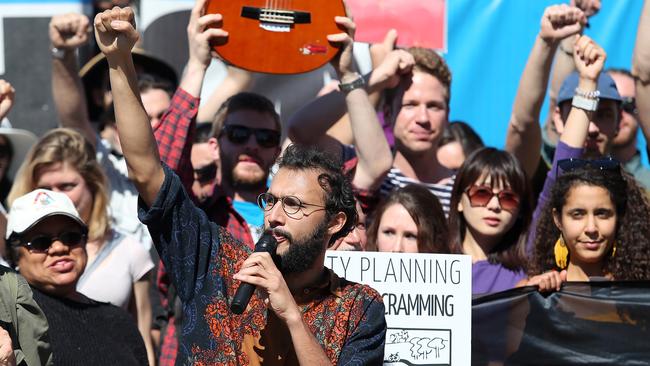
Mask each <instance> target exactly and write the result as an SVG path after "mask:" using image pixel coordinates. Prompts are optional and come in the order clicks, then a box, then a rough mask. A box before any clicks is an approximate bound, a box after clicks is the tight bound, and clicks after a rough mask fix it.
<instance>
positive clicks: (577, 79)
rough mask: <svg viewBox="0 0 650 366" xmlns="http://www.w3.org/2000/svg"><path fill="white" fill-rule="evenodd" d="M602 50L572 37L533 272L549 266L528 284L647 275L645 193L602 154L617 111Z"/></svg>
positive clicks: (649, 239) (649, 238)
mask: <svg viewBox="0 0 650 366" xmlns="http://www.w3.org/2000/svg"><path fill="white" fill-rule="evenodd" d="M606 56H607V55H606V53H605V51H604V50H603V49H602V48H601V47H600V46H599V45H598V44H596V43H595V42H594V41H593V40H592V39H590V38H589V37H587V36H580V37H576V39H575V45H574V62H575V64H576V68H577V70H578V73H577V74H573V75H571V76H569V78H567V80H566V81H565V83H564V84H563V86H562V88H561V89H560V96H559V98H558V99H560V100H562V99H563V95H564V94H567V93H571V94H573V93H575V95H574V96H573V98H572V103H571V106H570V110H569V111H568V116H567V118H566V123H565V124H564V125H563V126H560V127H561V129H559V131H561V132H562V134H561V136H560V142H559V144H558V150H557V151H556V154H555V158H554V162H553V169H552V170H551V172H549V176H548V178H547V180H546V183H545V186H544V191H543V192H542V195H541V196H540V204H542V206H541V207H538V210H540V217H539V221H538V227H537V230H536V232H535V234H536V235H535V241H534V245H533V250H534V258H533V261H532V264H531V268H530V273H531V274H537V275H539V274H542V273H543V272H545V271H549V272H546V273H543V275H542V276H538V277H533V278H532V279H531V281H529V283H528V284H529V285H530V284H537V285H539V286H540V289H542V290H544V289H554V288H555V289H559V288H560V284H561V282H562V281H564V280H566V281H587V280H589V279H590V278H594V277H599V278H600V277H606V278H609V279H617V280H629V279H636V280H646V279H648V278H650V265H649V263H650V257H649V253H650V250H649V249H650V248H649V247H648V246H649V245H650V244H649V243H650V225H649V224H648V223H649V222H650V207H649V206H648V201H647V198H646V197H645V195H644V193H643V191H642V189H641V188H640V187H639V186H638V185H637V184H636V183H635V181H634V179H633V178H632V177H631V176H628V175H627V174H626V173H623V172H621V168H620V164H619V163H618V162H617V161H616V160H614V159H612V158H603V157H602V155H603V154H604V153H605V152H607V151H608V147H609V145H608V143H609V142H610V141H611V140H610V139H609V138H610V136H613V135H615V133H616V126H617V124H618V116H619V113H620V109H619V107H620V96H619V95H618V91H617V90H616V85H615V83H614V81H613V80H612V79H611V77H609V76H607V75H604V74H601V71H602V69H603V66H604V64H605V59H606ZM616 98H618V99H616ZM565 113H566V112H565ZM596 137H598V139H596ZM582 156H584V157H586V158H591V159H594V160H581V159H580V157H582ZM599 156H600V157H599ZM559 174H563V175H559ZM558 176H559V178H558ZM564 269H566V273H564V272H557V271H556V270H564ZM535 282H537V283H535Z"/></svg>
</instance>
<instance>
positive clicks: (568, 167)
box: [556, 156, 621, 175]
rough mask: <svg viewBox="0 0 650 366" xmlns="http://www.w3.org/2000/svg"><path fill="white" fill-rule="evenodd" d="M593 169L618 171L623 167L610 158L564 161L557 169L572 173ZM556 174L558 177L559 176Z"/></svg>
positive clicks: (560, 162)
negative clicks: (577, 170)
mask: <svg viewBox="0 0 650 366" xmlns="http://www.w3.org/2000/svg"><path fill="white" fill-rule="evenodd" d="M587 166H589V167H592V168H595V169H599V170H613V171H618V170H619V169H620V167H621V163H620V162H619V161H618V160H616V159H614V158H612V157H611V156H608V157H606V158H602V159H594V160H586V159H577V158H571V159H562V160H560V161H558V162H557V169H558V170H562V171H563V172H570V171H572V170H576V169H581V168H585V167H587ZM557 173H559V172H556V175H558V174H557Z"/></svg>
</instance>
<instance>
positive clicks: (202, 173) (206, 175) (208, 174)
mask: <svg viewBox="0 0 650 366" xmlns="http://www.w3.org/2000/svg"><path fill="white" fill-rule="evenodd" d="M216 176H217V164H215V163H211V164H208V165H206V166H202V167H200V168H199V169H194V179H195V180H197V181H198V182H199V183H203V184H205V183H209V182H211V181H213V180H214V179H215V178H216Z"/></svg>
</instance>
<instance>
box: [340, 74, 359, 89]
mask: <svg viewBox="0 0 650 366" xmlns="http://www.w3.org/2000/svg"><path fill="white" fill-rule="evenodd" d="M364 86H366V81H365V80H364V79H363V76H361V75H359V74H357V78H356V79H354V80H352V81H351V82H349V83H339V90H340V91H341V92H342V93H345V94H347V93H349V92H351V91H353V90H354V89H359V88H363V87H364Z"/></svg>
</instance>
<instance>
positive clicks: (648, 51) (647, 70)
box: [633, 0, 650, 136]
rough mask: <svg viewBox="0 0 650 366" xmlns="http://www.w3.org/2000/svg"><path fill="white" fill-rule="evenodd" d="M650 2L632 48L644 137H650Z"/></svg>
mask: <svg viewBox="0 0 650 366" xmlns="http://www.w3.org/2000/svg"><path fill="white" fill-rule="evenodd" d="M649 39H650V1H648V0H646V1H645V2H644V4H643V10H642V11H641V18H640V20H639V28H638V31H637V34H636V44H635V46H634V59H633V74H634V76H635V80H636V82H635V84H636V107H637V111H638V114H639V115H638V117H639V123H640V124H641V129H642V130H643V135H644V136H650V43H649V42H648V40H649Z"/></svg>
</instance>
